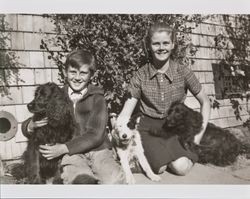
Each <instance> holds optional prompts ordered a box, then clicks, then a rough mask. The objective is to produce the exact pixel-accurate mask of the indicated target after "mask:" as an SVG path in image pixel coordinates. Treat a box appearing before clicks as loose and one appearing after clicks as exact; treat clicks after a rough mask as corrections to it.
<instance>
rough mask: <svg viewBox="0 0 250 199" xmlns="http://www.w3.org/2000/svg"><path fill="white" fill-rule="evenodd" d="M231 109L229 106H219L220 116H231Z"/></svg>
mask: <svg viewBox="0 0 250 199" xmlns="http://www.w3.org/2000/svg"><path fill="white" fill-rule="evenodd" d="M229 109H230V107H228V106H221V107H220V108H219V110H218V111H219V115H220V117H221V118H222V117H229V116H230V114H229ZM231 116H232V115H231Z"/></svg>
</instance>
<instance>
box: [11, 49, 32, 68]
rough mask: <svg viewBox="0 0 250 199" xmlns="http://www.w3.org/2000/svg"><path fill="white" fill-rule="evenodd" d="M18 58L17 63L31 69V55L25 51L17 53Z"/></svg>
mask: <svg viewBox="0 0 250 199" xmlns="http://www.w3.org/2000/svg"><path fill="white" fill-rule="evenodd" d="M15 53H16V56H17V62H18V64H19V66H20V67H29V66H30V54H29V52H25V51H17V52H15Z"/></svg>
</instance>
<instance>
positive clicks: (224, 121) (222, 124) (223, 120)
mask: <svg viewBox="0 0 250 199" xmlns="http://www.w3.org/2000/svg"><path fill="white" fill-rule="evenodd" d="M210 122H211V123H213V124H215V125H216V126H219V127H221V128H226V127H228V126H229V123H228V120H227V118H220V119H215V120H210Z"/></svg>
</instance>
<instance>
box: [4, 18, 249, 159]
mask: <svg viewBox="0 0 250 199" xmlns="http://www.w3.org/2000/svg"><path fill="white" fill-rule="evenodd" d="M231 20H232V22H233V21H234V20H235V16H231ZM4 21H5V23H6V24H5V27H7V31H6V30H4V31H3V30H0V34H2V35H5V36H6V38H7V39H5V45H2V46H1V49H0V53H1V54H5V53H10V52H11V53H14V54H15V56H16V57H17V62H18V67H17V68H15V69H13V70H15V71H16V72H17V73H16V74H18V75H17V76H16V75H12V76H11V77H10V78H11V83H10V87H9V91H10V93H9V94H8V95H2V96H1V98H0V111H1V110H4V111H8V112H9V113H11V114H13V115H14V117H15V118H16V119H17V121H18V132H17V134H16V135H15V137H14V138H12V139H10V140H8V141H0V157H1V158H2V159H3V160H10V159H16V158H19V157H20V156H21V154H22V153H23V151H24V150H25V147H26V145H27V140H26V138H25V137H24V136H23V135H22V132H21V128H20V126H21V123H22V121H24V120H25V119H26V118H28V117H29V116H31V114H30V113H29V112H28V110H27V108H26V105H27V103H28V102H30V101H31V100H32V98H33V93H34V89H35V88H36V86H37V85H38V84H41V83H45V82H49V81H53V82H57V83H59V82H58V69H57V67H56V65H54V63H53V62H51V61H50V60H49V59H48V58H47V57H48V53H47V52H45V51H44V50H41V49H40V44H41V39H42V38H44V37H53V35H54V34H55V32H54V25H53V23H52V22H51V21H50V18H49V17H48V16H46V15H34V14H32V15H31V14H8V15H5V17H4ZM190 26H192V27H193V28H194V29H193V33H192V34H190V36H191V39H192V42H193V43H194V44H195V45H196V46H197V48H198V51H197V53H196V55H195V57H193V60H194V61H195V62H194V64H193V65H192V66H191V68H192V70H193V71H194V72H195V74H196V76H197V77H198V79H199V80H200V82H201V83H202V85H203V87H204V88H205V91H206V93H207V94H208V95H209V97H210V98H211V99H214V98H215V88H214V78H213V71H212V64H214V63H219V62H220V60H221V56H220V54H222V53H223V51H222V52H219V51H218V50H216V49H215V41H214V38H215V36H216V35H217V34H220V33H222V34H226V31H225V26H224V24H223V20H222V16H221V15H215V16H214V17H210V18H209V19H207V20H205V21H204V22H202V23H200V24H198V26H197V27H196V26H195V24H192V23H190ZM0 63H1V65H0V74H5V75H6V74H7V73H8V70H10V69H9V68H7V67H5V66H4V64H3V63H4V62H3V61H0ZM0 86H1V87H2V88H3V87H4V82H0ZM218 101H219V103H220V108H219V109H212V113H211V118H210V121H211V122H213V123H215V124H217V125H219V126H221V127H230V126H237V125H241V124H242V123H243V121H244V120H246V119H247V118H248V113H247V111H246V110H247V109H246V101H245V100H240V103H241V105H242V111H241V116H242V119H243V121H240V120H236V118H235V114H234V110H233V109H232V105H231V103H230V102H229V100H228V99H226V100H218ZM185 103H186V104H187V105H188V106H190V107H192V108H195V109H198V108H199V104H198V102H197V101H196V99H195V98H194V97H193V96H192V95H191V94H188V97H187V100H186V102H185Z"/></svg>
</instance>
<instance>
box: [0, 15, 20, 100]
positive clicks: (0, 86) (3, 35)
mask: <svg viewBox="0 0 250 199" xmlns="http://www.w3.org/2000/svg"><path fill="white" fill-rule="evenodd" d="M5 17H6V16H5V15H3V14H1V15H0V49H1V50H0V94H1V95H2V96H4V95H8V94H9V90H8V88H9V85H10V84H11V83H12V82H15V83H16V82H17V81H18V80H20V81H22V80H21V79H19V76H18V67H19V65H20V64H19V63H18V61H17V58H18V57H17V56H16V54H15V53H14V52H12V51H8V50H9V48H10V47H9V45H8V43H9V42H10V33H8V32H7V31H9V30H10V28H9V24H8V23H7V22H6V20H5Z"/></svg>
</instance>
